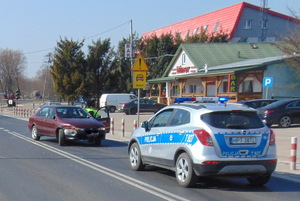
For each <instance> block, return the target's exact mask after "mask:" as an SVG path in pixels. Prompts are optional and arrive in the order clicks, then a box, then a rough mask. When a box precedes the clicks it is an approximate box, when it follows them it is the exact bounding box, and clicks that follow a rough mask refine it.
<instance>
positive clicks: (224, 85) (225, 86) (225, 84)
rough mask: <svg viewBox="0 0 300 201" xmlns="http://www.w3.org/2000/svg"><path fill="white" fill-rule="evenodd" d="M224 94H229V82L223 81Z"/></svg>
mask: <svg viewBox="0 0 300 201" xmlns="http://www.w3.org/2000/svg"><path fill="white" fill-rule="evenodd" d="M222 88H223V91H222V92H223V93H225V92H228V81H223V87H222Z"/></svg>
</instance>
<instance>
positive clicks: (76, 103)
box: [73, 96, 87, 108]
mask: <svg viewBox="0 0 300 201" xmlns="http://www.w3.org/2000/svg"><path fill="white" fill-rule="evenodd" d="M73 105H74V106H78V107H82V108H85V107H87V101H86V100H85V99H84V98H83V97H82V96H80V97H79V98H77V99H76V100H75V101H74V103H73Z"/></svg>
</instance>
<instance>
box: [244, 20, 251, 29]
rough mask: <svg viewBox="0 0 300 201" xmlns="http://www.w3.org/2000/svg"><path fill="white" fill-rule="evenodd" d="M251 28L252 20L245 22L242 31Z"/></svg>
mask: <svg viewBox="0 0 300 201" xmlns="http://www.w3.org/2000/svg"><path fill="white" fill-rule="evenodd" d="M251 28H252V20H246V23H245V27H244V29H251Z"/></svg>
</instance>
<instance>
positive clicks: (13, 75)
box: [0, 49, 26, 94]
mask: <svg viewBox="0 0 300 201" xmlns="http://www.w3.org/2000/svg"><path fill="white" fill-rule="evenodd" d="M25 61H26V58H25V56H24V55H23V54H22V53H21V52H20V51H16V50H10V49H5V50H0V87H1V90H2V91H3V92H5V93H6V94H8V93H13V92H14V89H15V90H19V91H20V86H19V77H20V76H21V75H23V71H24V67H25Z"/></svg>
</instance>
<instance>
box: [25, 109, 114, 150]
mask: <svg viewBox="0 0 300 201" xmlns="http://www.w3.org/2000/svg"><path fill="white" fill-rule="evenodd" d="M106 115H107V116H105V115H104V114H102V116H101V117H99V118H97V119H96V118H94V117H93V116H91V115H90V114H89V113H88V112H87V111H85V110H84V109H82V108H80V107H76V106H67V105H50V106H45V107H42V108H40V109H39V110H38V111H37V112H36V113H35V114H33V115H32V116H31V117H30V118H29V122H28V128H29V130H30V131H31V136H32V139H34V140H40V138H41V136H53V137H56V138H57V140H58V143H59V145H60V146H63V145H65V141H67V140H75V141H90V142H94V143H95V145H100V144H101V140H103V139H105V135H106V130H107V129H106V128H105V127H106V126H105V125H104V123H103V122H105V123H107V119H108V120H109V113H108V112H107V114H106ZM102 121H103V122H102Z"/></svg>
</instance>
